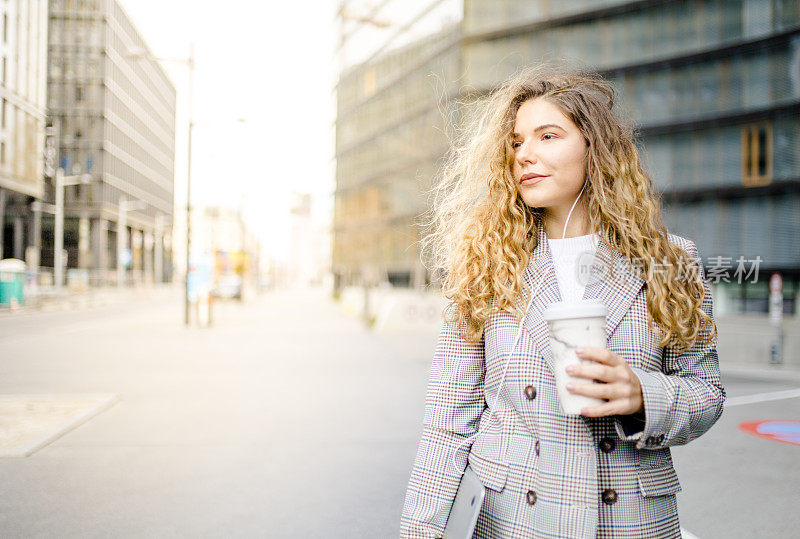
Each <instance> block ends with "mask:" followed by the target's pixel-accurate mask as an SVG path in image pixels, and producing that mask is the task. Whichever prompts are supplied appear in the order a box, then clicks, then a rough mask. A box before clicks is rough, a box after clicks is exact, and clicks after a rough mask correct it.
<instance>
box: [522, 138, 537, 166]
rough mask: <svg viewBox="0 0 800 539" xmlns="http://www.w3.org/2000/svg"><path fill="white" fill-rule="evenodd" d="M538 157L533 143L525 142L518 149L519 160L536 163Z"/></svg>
mask: <svg viewBox="0 0 800 539" xmlns="http://www.w3.org/2000/svg"><path fill="white" fill-rule="evenodd" d="M538 159H539V158H538V157H537V156H536V150H535V148H534V147H533V144H529V143H527V142H525V143H523V144H522V145H521V146H520V147H519V149H518V150H517V161H519V162H520V163H535V162H536V161H538Z"/></svg>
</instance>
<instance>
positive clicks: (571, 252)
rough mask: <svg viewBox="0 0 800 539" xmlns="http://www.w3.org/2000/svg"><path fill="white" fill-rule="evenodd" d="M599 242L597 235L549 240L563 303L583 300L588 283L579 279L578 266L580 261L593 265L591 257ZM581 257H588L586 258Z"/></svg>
mask: <svg viewBox="0 0 800 539" xmlns="http://www.w3.org/2000/svg"><path fill="white" fill-rule="evenodd" d="M599 241H600V237H599V236H598V235H597V233H594V234H587V235H585V236H576V237H574V238H564V239H563V240H562V239H553V238H547V244H548V245H549V246H550V252H551V254H552V255H553V265H554V266H555V270H556V279H557V280H558V289H559V291H560V292H561V301H566V302H574V301H580V300H581V299H582V298H583V292H584V290H585V289H586V283H585V282H582V280H581V279H579V278H578V267H577V264H578V262H579V259H581V261H582V263H583V264H589V263H591V260H592V258H591V256H594V253H595V251H596V250H597V244H598V243H599ZM584 253H588V255H584ZM581 255H584V256H586V258H583V257H582V256H581ZM589 255H591V256H589Z"/></svg>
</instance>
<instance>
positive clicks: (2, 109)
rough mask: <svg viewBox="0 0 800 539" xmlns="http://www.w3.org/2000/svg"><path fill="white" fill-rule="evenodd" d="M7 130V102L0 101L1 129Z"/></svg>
mask: <svg viewBox="0 0 800 539" xmlns="http://www.w3.org/2000/svg"><path fill="white" fill-rule="evenodd" d="M5 128H6V100H5V99H0V129H5Z"/></svg>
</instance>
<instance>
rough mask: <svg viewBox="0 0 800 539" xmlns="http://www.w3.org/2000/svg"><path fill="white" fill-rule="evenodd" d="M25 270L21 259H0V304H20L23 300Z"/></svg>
mask: <svg viewBox="0 0 800 539" xmlns="http://www.w3.org/2000/svg"><path fill="white" fill-rule="evenodd" d="M25 270H26V267H25V262H23V261H22V260H18V259H16V258H6V259H5V260H0V305H11V304H12V303H16V304H17V305H22V303H23V301H25Z"/></svg>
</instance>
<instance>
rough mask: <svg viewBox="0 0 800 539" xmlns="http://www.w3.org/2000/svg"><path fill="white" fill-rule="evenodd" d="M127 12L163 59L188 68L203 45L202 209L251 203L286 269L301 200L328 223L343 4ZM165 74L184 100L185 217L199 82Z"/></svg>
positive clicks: (173, 1) (198, 194)
mask: <svg viewBox="0 0 800 539" xmlns="http://www.w3.org/2000/svg"><path fill="white" fill-rule="evenodd" d="M120 1H121V3H122V5H123V7H124V9H125V10H126V11H127V13H128V14H129V15H130V17H131V19H132V20H133V21H134V24H135V25H136V27H137V28H138V30H139V32H140V33H141V34H142V36H143V37H144V39H145V41H146V42H147V43H148V45H149V47H150V49H151V52H152V53H153V54H154V55H155V56H158V57H184V58H185V57H187V56H188V55H189V50H190V43H191V42H194V52H195V64H196V68H195V87H194V88H195V89H194V103H195V105H194V118H195V129H194V135H193V145H192V146H193V149H192V152H193V156H192V200H193V203H194V204H195V205H198V204H203V205H205V204H220V205H226V206H231V207H235V208H237V207H239V206H240V205H242V204H243V206H244V212H245V218H246V220H247V222H248V224H249V226H250V227H251V230H252V231H253V232H254V233H255V234H256V235H257V236H259V237H260V238H261V240H262V245H263V248H264V249H265V251H266V252H267V253H268V254H271V255H272V256H275V257H277V258H285V256H286V254H287V251H288V234H289V208H290V206H291V203H292V200H293V199H292V193H295V192H310V193H313V194H314V195H315V208H314V210H315V214H316V218H317V220H322V221H323V222H324V221H326V220H328V219H330V213H331V209H330V206H331V200H332V192H333V188H334V169H333V152H334V140H333V134H334V131H333V121H334V117H335V99H334V94H333V85H334V84H335V72H336V61H335V57H334V52H333V44H334V29H335V27H334V14H335V10H336V2H335V0H313V1H310V2H308V1H307V2H253V1H249V0H228V1H227V2H222V3H220V2H197V1H190V0H120ZM162 65H164V67H165V68H166V69H167V71H168V72H169V73H170V76H171V78H172V80H173V82H174V84H175V86H176V88H177V92H178V94H177V98H178V115H177V123H176V130H177V137H176V148H175V151H176V156H175V160H176V166H175V198H176V208H177V209H178V210H179V211H180V209H181V208H184V207H185V200H186V162H187V160H186V132H187V129H188V127H187V124H188V121H187V110H188V107H187V102H188V80H189V79H188V76H187V68H186V66H185V65H183V64H181V63H175V62H163V63H162ZM240 119H241V120H244V121H240ZM176 220H177V217H176ZM176 239H177V240H178V241H180V240H179V238H176Z"/></svg>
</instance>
